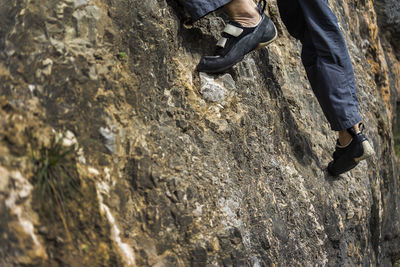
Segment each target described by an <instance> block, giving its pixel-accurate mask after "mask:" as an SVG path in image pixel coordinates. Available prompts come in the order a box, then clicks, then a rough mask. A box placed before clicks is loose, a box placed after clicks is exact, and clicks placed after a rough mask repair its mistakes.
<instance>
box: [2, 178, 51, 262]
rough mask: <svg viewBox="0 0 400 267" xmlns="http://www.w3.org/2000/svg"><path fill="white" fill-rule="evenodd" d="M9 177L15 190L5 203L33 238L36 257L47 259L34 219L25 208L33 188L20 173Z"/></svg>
mask: <svg viewBox="0 0 400 267" xmlns="http://www.w3.org/2000/svg"><path fill="white" fill-rule="evenodd" d="M9 176H10V178H11V180H12V181H13V184H14V188H13V189H12V190H11V191H10V193H9V197H8V198H7V199H6V201H5V202H6V206H7V207H8V208H9V209H10V211H11V213H13V214H15V215H16V216H17V218H18V223H19V224H20V225H21V228H22V229H23V231H24V232H25V233H26V234H28V235H29V236H30V237H31V238H32V240H33V243H34V244H35V248H34V250H35V253H36V255H38V256H42V257H44V258H47V254H46V252H45V250H44V248H43V246H42V244H41V243H40V242H39V240H38V238H37V236H36V235H35V232H34V230H35V228H34V226H33V223H32V219H31V217H30V215H29V213H28V212H27V211H26V209H25V206H26V205H28V203H27V201H29V200H28V198H29V196H30V195H31V192H32V189H33V186H32V185H31V184H30V183H29V181H28V180H27V179H25V178H24V177H23V176H22V174H21V173H20V172H19V171H14V172H12V173H11V174H10V175H9ZM24 200H26V201H24Z"/></svg>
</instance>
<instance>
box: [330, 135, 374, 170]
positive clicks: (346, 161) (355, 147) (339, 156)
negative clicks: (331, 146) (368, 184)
mask: <svg viewBox="0 0 400 267" xmlns="http://www.w3.org/2000/svg"><path fill="white" fill-rule="evenodd" d="M347 131H348V132H349V133H350V135H351V136H352V138H353V139H352V140H351V142H350V143H349V144H348V145H347V146H344V147H343V146H340V144H339V141H338V142H337V144H336V150H335V152H334V153H333V161H331V162H330V163H329V165H328V172H329V173H330V174H331V175H333V176H337V175H340V174H342V173H344V172H347V171H349V170H351V169H353V168H354V167H356V166H357V164H358V163H359V162H360V161H361V160H364V159H367V158H369V157H371V156H372V155H373V154H374V150H373V149H372V147H371V145H370V143H369V142H368V139H367V138H366V137H365V136H364V134H363V133H362V132H361V131H360V132H358V133H356V132H355V130H354V129H353V128H350V129H348V130H347Z"/></svg>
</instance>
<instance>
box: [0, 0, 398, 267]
mask: <svg viewBox="0 0 400 267" xmlns="http://www.w3.org/2000/svg"><path fill="white" fill-rule="evenodd" d="M329 3H330V6H331V7H332V10H333V12H334V13H335V14H336V15H337V17H338V21H339V25H340V27H341V28H342V29H343V33H344V37H345V39H346V42H347V44H348V47H349V51H350V54H351V58H352V61H353V65H354V70H355V76H356V82H357V88H358V96H359V100H360V112H361V114H362V117H363V121H364V123H365V124H366V126H367V127H366V130H365V134H366V135H367V136H368V138H369V139H370V141H371V144H372V145H373V148H374V150H375V152H376V156H375V157H374V158H373V159H371V160H368V161H364V162H361V163H360V164H359V165H358V166H357V167H356V168H355V169H354V170H352V171H350V172H348V173H346V174H343V175H341V176H340V177H338V178H333V177H330V176H329V175H328V174H327V173H326V166H327V164H328V162H329V161H330V160H331V156H332V152H333V150H334V144H335V140H336V134H335V133H334V132H332V131H330V129H329V125H328V124H327V121H326V119H325V117H324V115H323V114H322V111H321V109H320V107H319V105H318V103H317V101H316V99H315V97H314V96H313V93H312V90H311V88H310V85H309V83H308V81H307V78H306V74H305V72H304V69H303V66H302V64H301V61H300V49H301V47H300V46H301V45H300V44H299V42H297V41H296V40H294V39H293V38H291V37H290V36H289V34H288V33H287V31H286V30H285V28H284V26H283V24H282V22H281V20H280V18H279V14H278V12H277V6H276V1H269V2H268V7H267V11H268V12H269V14H270V16H271V18H272V19H273V21H274V22H275V23H276V25H277V28H278V31H279V38H278V39H277V40H276V41H275V42H274V43H273V44H271V45H269V46H268V47H267V48H263V49H260V50H257V51H254V52H252V53H250V54H249V55H247V56H246V57H245V58H244V60H243V61H241V62H240V63H238V64H236V65H235V66H234V67H233V68H232V69H230V70H228V72H227V73H225V74H218V75H207V74H204V73H198V72H196V71H195V68H196V64H197V63H198V62H199V60H200V58H201V56H202V55H205V54H209V52H210V51H211V49H213V47H214V45H215V43H216V40H217V39H218V38H219V34H220V32H221V30H222V29H223V27H224V19H225V18H226V15H224V14H223V13H222V12H221V10H219V11H217V12H216V13H213V14H209V15H208V16H207V17H205V18H203V19H202V20H199V21H197V22H194V23H191V22H190V21H189V20H188V18H187V14H186V12H185V11H184V9H183V7H182V5H181V2H180V1H175V0H159V1H155V0H152V1H138V0H119V1H116V0H96V1H95V0H27V1H11V2H10V3H7V4H1V3H0V179H1V181H0V212H1V213H0V265H1V266H21V265H23V266H39V265H45V266H101V265H103V266H132V265H136V266H189V265H190V266H359V265H360V266H391V265H392V264H396V262H398V259H399V258H400V238H399V237H400V214H399V204H400V203H399V183H398V163H397V161H396V158H395V156H394V152H393V136H392V130H391V129H392V120H393V114H394V111H395V108H394V102H395V101H396V100H397V96H396V92H397V90H399V88H400V82H399V81H400V65H399V57H398V54H399V47H398V45H397V44H398V42H396V41H394V42H393V40H397V39H396V38H397V37H396V36H397V33H398V27H397V26H398V24H397V23H398V22H397V18H398V16H399V12H398V9H397V7H398V4H397V3H398V1H395V0H381V1H372V0H365V1H329ZM377 21H378V22H379V25H378V23H377ZM393 25H394V26H393ZM59 136H62V137H63V141H64V143H65V145H66V146H58V145H57V143H54V140H57V137H59ZM68 148H76V149H74V150H71V152H69V153H65V154H64V153H62V152H63V151H64V149H68ZM44 163H47V164H48V165H45V164H44ZM43 164H44V165H43ZM43 166H47V167H43ZM39 167H41V168H39ZM41 173H46V174H48V175H53V176H51V177H53V178H54V175H56V177H58V178H59V179H57V180H55V181H59V182H57V184H58V185H57V186H60V185H61V186H62V191H59V190H58V191H57V190H54V189H53V190H50V193H47V195H46V196H45V197H46V198H45V199H46V200H47V201H43V198H42V200H40V198H39V196H38V195H37V192H38V188H39V187H40V185H41V184H40V183H39V182H38V175H39V174H41ZM65 177H69V178H71V179H72V181H73V182H74V183H68V180H65ZM42 185H43V184H42ZM53 185H54V186H53ZM52 186H53V187H54V188H55V189H57V188H58V189H59V187H55V184H52ZM51 192H53V193H51ZM54 192H56V193H54ZM57 192H59V195H57ZM61 195H62V196H63V197H64V198H63V201H62V202H61V201H60V200H58V201H57V199H60V198H54V196H61ZM50 200H53V202H54V203H55V205H53V206H52V208H47V209H46V207H50V206H49V205H50V204H51V201H50ZM57 203H58V204H57ZM23 226H26V227H23Z"/></svg>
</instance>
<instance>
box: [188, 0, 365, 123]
mask: <svg viewBox="0 0 400 267" xmlns="http://www.w3.org/2000/svg"><path fill="white" fill-rule="evenodd" d="M184 2H185V5H186V7H187V9H188V11H189V12H190V13H191V15H192V17H193V19H199V18H201V17H202V16H204V15H206V14H207V13H209V12H211V11H214V10H216V9H218V8H220V7H222V6H223V5H225V4H227V3H229V2H230V0H184ZM278 6H279V12H280V14H281V18H282V21H283V22H284V23H285V25H286V28H287V29H288V31H289V33H290V34H291V35H292V36H293V37H295V38H296V39H298V40H300V41H301V43H302V45H303V49H302V54H301V59H302V62H303V65H304V67H305V70H306V72H307V76H308V79H309V81H310V84H311V87H312V89H313V91H314V94H315V96H316V97H317V99H318V102H319V104H320V105H321V108H322V110H323V112H324V114H325V116H326V118H327V119H328V121H329V123H330V125H331V128H332V130H335V131H340V130H345V129H347V128H350V127H352V126H353V125H355V124H357V123H358V122H360V121H361V117H360V115H359V114H358V100H357V91H356V84H355V80H354V72H353V66H352V64H351V60H350V56H349V54H348V50H347V46H346V43H345V40H344V38H343V35H342V32H341V31H340V28H339V26H338V22H337V18H336V16H335V15H334V14H333V12H332V10H331V9H330V8H329V6H328V3H327V0H278Z"/></svg>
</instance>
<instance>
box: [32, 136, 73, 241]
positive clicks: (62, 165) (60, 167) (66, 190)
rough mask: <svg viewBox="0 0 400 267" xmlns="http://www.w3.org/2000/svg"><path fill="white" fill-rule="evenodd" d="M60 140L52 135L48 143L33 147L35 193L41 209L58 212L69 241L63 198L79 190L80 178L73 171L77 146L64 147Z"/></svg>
mask: <svg viewBox="0 0 400 267" xmlns="http://www.w3.org/2000/svg"><path fill="white" fill-rule="evenodd" d="M62 140H63V139H62V138H57V137H53V138H52V140H51V142H50V145H49V146H48V147H44V146H43V147H41V148H40V149H38V150H34V149H32V160H33V163H34V165H35V172H34V179H33V180H34V181H33V182H34V187H35V189H34V194H35V196H36V198H37V200H38V201H39V203H38V204H39V206H40V208H41V209H42V210H43V211H45V212H46V213H48V214H50V215H51V214H52V215H55V214H57V215H58V216H59V218H60V219H61V221H62V223H63V225H64V228H65V231H66V235H67V238H68V239H69V241H72V239H71V234H70V232H69V229H68V223H67V212H66V208H65V202H66V200H67V199H71V196H73V195H74V194H75V193H77V192H79V186H80V182H79V177H78V175H77V173H76V164H75V156H76V147H75V146H70V147H65V146H63V143H62Z"/></svg>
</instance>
